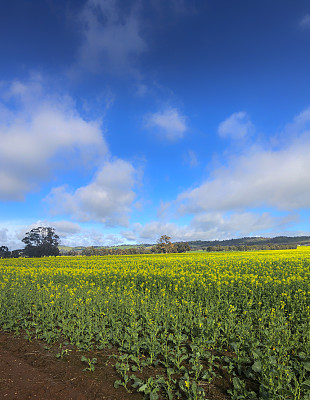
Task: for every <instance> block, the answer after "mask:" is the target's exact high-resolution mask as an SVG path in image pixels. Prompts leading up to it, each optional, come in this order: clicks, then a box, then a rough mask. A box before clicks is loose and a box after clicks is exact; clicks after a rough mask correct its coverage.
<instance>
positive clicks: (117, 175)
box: [48, 159, 137, 226]
mask: <svg viewBox="0 0 310 400" xmlns="http://www.w3.org/2000/svg"><path fill="white" fill-rule="evenodd" d="M136 173H137V171H136V170H135V169H134V167H133V166H132V165H131V164H130V163H128V162H126V161H123V160H119V159H117V160H114V161H111V162H106V163H105V164H104V165H103V167H102V168H101V169H100V170H99V171H98V172H97V174H96V176H95V178H94V180H93V181H92V182H91V183H90V184H89V185H86V186H83V187H80V188H78V189H77V190H75V191H74V192H73V193H71V192H70V191H69V190H68V188H67V187H65V186H61V187H58V188H54V189H52V191H51V193H50V195H49V197H48V201H49V203H50V204H51V206H52V211H53V212H54V213H55V214H56V213H57V214H61V213H67V214H69V215H71V216H72V217H73V218H74V219H77V220H79V221H96V222H101V223H104V224H105V225H108V226H114V225H122V226H126V225H128V214H129V213H130V211H131V207H132V204H133V201H134V199H135V192H134V191H133V188H134V185H135V183H136Z"/></svg>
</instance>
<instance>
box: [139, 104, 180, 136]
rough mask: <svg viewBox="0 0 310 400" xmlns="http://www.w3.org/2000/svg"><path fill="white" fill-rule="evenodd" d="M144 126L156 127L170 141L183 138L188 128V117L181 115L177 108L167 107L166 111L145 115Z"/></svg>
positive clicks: (156, 130)
mask: <svg viewBox="0 0 310 400" xmlns="http://www.w3.org/2000/svg"><path fill="white" fill-rule="evenodd" d="M144 126H145V127H146V128H148V129H154V130H155V132H158V133H159V134H160V135H161V136H163V137H164V138H166V139H168V140H170V141H175V140H178V139H182V138H183V137H184V135H185V132H186V131H187V130H188V127H187V121H186V117H185V116H184V115H181V114H180V112H179V111H178V110H177V109H176V108H167V109H166V110H164V111H159V112H155V113H153V114H148V115H147V116H146V117H145V121H144Z"/></svg>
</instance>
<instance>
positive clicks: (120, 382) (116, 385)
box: [114, 380, 122, 389]
mask: <svg viewBox="0 0 310 400" xmlns="http://www.w3.org/2000/svg"><path fill="white" fill-rule="evenodd" d="M121 384H122V381H121V380H117V381H115V382H114V387H115V389H118V388H119V387H120V386H121Z"/></svg>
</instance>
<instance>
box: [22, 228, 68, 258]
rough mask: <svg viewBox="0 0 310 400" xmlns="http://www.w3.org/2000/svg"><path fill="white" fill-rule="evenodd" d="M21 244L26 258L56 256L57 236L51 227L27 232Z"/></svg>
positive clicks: (58, 241)
mask: <svg viewBox="0 0 310 400" xmlns="http://www.w3.org/2000/svg"><path fill="white" fill-rule="evenodd" d="M22 242H24V243H25V245H26V247H25V249H24V254H25V255H26V256H28V257H44V256H58V255H59V249H58V245H59V243H60V240H59V236H58V235H57V234H56V233H55V229H54V228H51V227H41V226H40V227H38V228H34V229H32V230H31V231H30V232H27V233H26V235H25V237H24V239H23V240H22Z"/></svg>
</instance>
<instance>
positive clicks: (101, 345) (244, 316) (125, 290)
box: [0, 247, 310, 400]
mask: <svg viewBox="0 0 310 400" xmlns="http://www.w3.org/2000/svg"><path fill="white" fill-rule="evenodd" d="M0 288H1V290H0V327H1V329H2V330H7V331H15V332H17V333H18V332H19V331H21V330H24V331H25V332H27V335H28V337H29V338H31V337H36V338H40V339H44V340H45V341H47V342H48V343H53V342H55V341H58V340H64V339H66V340H68V342H70V343H71V344H74V345H75V346H77V347H78V348H81V349H88V348H93V349H97V351H98V352H100V351H101V350H103V349H106V348H107V346H109V345H112V346H113V348H114V349H115V354H116V356H117V360H118V362H117V363H116V366H115V367H116V369H117V371H118V374H119V380H118V381H117V382H116V383H115V386H116V387H117V386H125V387H126V388H127V389H128V390H129V389H130V390H134V391H135V390H136V391H139V392H141V393H142V394H144V396H145V398H146V399H153V400H155V399H165V398H167V399H177V398H182V399H203V398H207V399H208V398H209V399H212V398H214V399H215V398H223V399H224V398H231V399H285V400H288V399H296V400H297V399H300V400H301V399H310V334H309V332H310V248H309V247H299V248H298V249H296V250H282V251H264V252H230V253H206V252H204V253H202V252H201V253H199V252H197V253H187V254H168V255H135V256H107V257H78V258H77V257H76V258H74V257H63V258H62V257H57V258H54V257H53V258H42V259H7V260H5V259H4V260H0ZM94 367H95V366H94ZM96 368H100V365H96ZM214 388H219V389H221V390H222V391H225V392H226V395H225V396H227V397H225V396H224V394H223V397H216V395H215V394H214V393H215V392H214V390H215V389H214ZM212 396H213V397H212Z"/></svg>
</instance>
